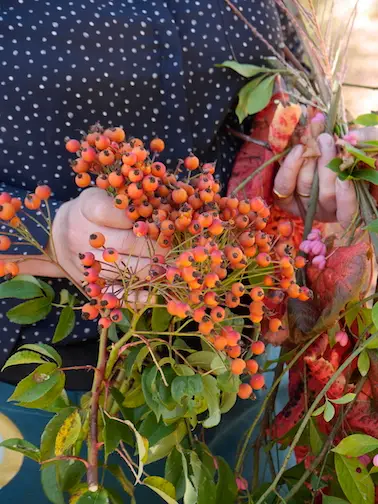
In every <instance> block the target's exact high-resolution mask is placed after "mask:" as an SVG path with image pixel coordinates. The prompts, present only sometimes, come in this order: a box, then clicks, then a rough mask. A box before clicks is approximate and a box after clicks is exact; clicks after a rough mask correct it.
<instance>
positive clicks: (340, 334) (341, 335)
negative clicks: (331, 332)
mask: <svg viewBox="0 0 378 504" xmlns="http://www.w3.org/2000/svg"><path fill="white" fill-rule="evenodd" d="M335 340H336V343H339V345H340V346H342V347H345V346H347V344H348V342H349V338H348V335H347V333H346V332H345V331H337V333H336V335H335Z"/></svg>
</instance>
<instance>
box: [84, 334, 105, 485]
mask: <svg viewBox="0 0 378 504" xmlns="http://www.w3.org/2000/svg"><path fill="white" fill-rule="evenodd" d="M107 339H108V330H107V329H103V330H102V331H101V335H100V346H99V352H98V360H97V373H95V374H94V378H93V385H92V397H91V407H90V418H89V424H90V428H89V439H88V470H87V482H88V488H89V490H90V491H91V492H96V491H97V490H98V407H99V400H100V393H101V387H102V382H103V379H104V374H105V366H106V344H107Z"/></svg>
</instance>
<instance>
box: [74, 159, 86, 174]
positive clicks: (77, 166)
mask: <svg viewBox="0 0 378 504" xmlns="http://www.w3.org/2000/svg"><path fill="white" fill-rule="evenodd" d="M71 168H72V170H73V171H74V172H75V173H86V172H87V171H88V170H89V168H90V165H89V163H87V162H86V161H84V159H82V158H79V159H75V161H73V162H72V163H71Z"/></svg>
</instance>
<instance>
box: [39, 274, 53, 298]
mask: <svg viewBox="0 0 378 504" xmlns="http://www.w3.org/2000/svg"><path fill="white" fill-rule="evenodd" d="M38 283H39V285H40V286H41V287H42V290H43V292H44V294H45V296H46V297H47V298H48V299H49V300H50V301H52V300H53V299H54V297H55V291H54V289H53V288H52V287H51V285H50V284H48V283H47V282H44V281H43V280H41V279H40V278H38Z"/></svg>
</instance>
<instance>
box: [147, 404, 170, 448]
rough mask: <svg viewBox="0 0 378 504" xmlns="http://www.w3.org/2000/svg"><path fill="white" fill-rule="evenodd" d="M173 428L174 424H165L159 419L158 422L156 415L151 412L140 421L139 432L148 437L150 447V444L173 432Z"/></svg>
mask: <svg viewBox="0 0 378 504" xmlns="http://www.w3.org/2000/svg"><path fill="white" fill-rule="evenodd" d="M175 428H176V426H175V425H174V424H172V425H165V423H164V422H162V421H161V420H160V422H158V421H157V420H156V416H155V415H154V414H153V413H152V412H151V413H150V414H149V415H147V417H146V418H145V419H144V420H143V422H142V423H141V425H140V427H139V432H140V434H141V435H142V436H144V437H145V438H147V439H148V444H149V446H150V448H151V446H153V445H155V444H156V443H157V442H158V441H160V440H161V439H162V438H164V437H166V436H168V435H169V434H171V433H172V432H174V430H175Z"/></svg>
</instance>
